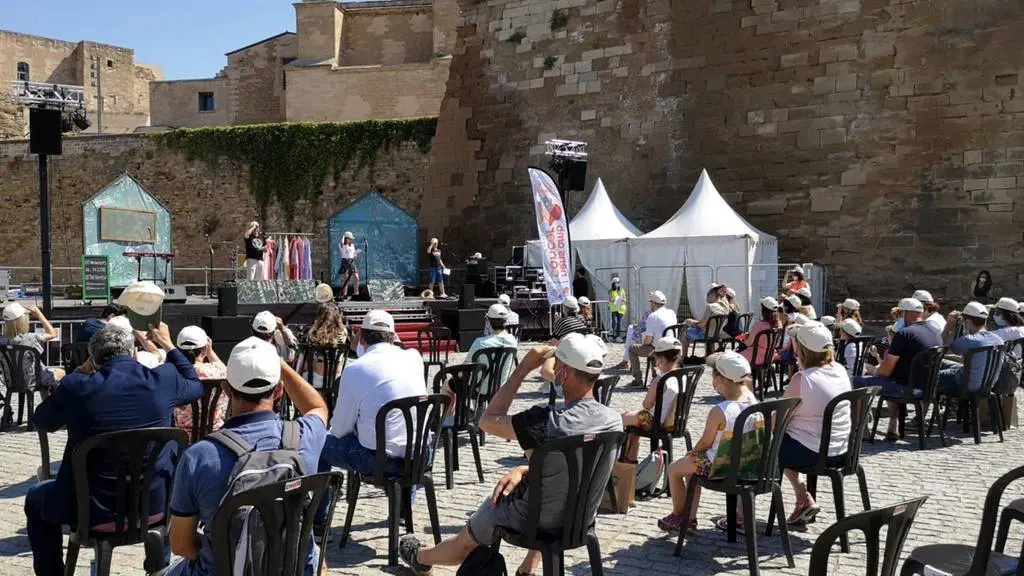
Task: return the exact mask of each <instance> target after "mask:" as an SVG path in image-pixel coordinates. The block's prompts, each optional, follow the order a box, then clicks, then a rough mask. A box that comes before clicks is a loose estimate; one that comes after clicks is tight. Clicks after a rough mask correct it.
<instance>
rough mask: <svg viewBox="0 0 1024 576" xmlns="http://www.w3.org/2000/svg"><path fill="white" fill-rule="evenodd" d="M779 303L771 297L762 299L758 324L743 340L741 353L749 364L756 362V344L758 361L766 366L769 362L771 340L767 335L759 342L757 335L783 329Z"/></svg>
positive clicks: (754, 325) (755, 323)
mask: <svg viewBox="0 0 1024 576" xmlns="http://www.w3.org/2000/svg"><path fill="white" fill-rule="evenodd" d="M779 308H780V305H779V301H778V300H776V299H775V298H772V297H771V296H766V297H764V298H762V299H761V316H760V318H759V319H758V321H757V322H754V324H753V325H752V326H751V327H750V330H749V331H748V332H747V335H746V337H745V338H744V339H743V344H744V348H743V350H742V351H740V355H742V356H743V357H744V358H746V359H747V362H753V361H754V344H755V343H756V344H757V347H758V354H757V359H758V361H759V362H760V363H762V364H764V362H765V361H766V360H767V358H766V357H767V355H768V346H769V345H770V341H771V338H770V337H769V336H768V335H765V336H764V337H763V338H761V340H760V341H758V340H757V335H758V334H760V333H762V332H766V331H768V330H774V329H778V328H782V319H781V318H780V317H781V314H780V312H779Z"/></svg>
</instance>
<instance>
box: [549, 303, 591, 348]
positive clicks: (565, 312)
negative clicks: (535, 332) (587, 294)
mask: <svg viewBox="0 0 1024 576" xmlns="http://www.w3.org/2000/svg"><path fill="white" fill-rule="evenodd" d="M589 331H590V328H588V327H587V322H586V320H584V319H583V317H582V316H580V302H579V300H577V299H576V297H575V296H566V297H565V300H562V317H561V318H559V319H558V322H555V325H554V327H553V328H551V344H552V345H555V344H558V341H559V340H561V339H562V338H564V337H566V336H568V335H569V334H573V333H579V334H586V333H587V332H589Z"/></svg>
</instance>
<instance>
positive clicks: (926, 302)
mask: <svg viewBox="0 0 1024 576" xmlns="http://www.w3.org/2000/svg"><path fill="white" fill-rule="evenodd" d="M912 298H915V299H917V301H919V302H920V303H921V305H922V306H924V321H925V322H928V323H930V324H931V325H932V326H935V329H936V330H938V331H939V332H940V333H941V332H942V331H944V330H945V329H946V319H945V318H944V317H943V316H942V314H940V313H939V303H938V302H936V301H935V299H934V298H932V293H931V292H929V291H927V290H915V291H914V295H913V296H912Z"/></svg>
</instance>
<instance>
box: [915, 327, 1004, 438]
mask: <svg viewBox="0 0 1024 576" xmlns="http://www.w3.org/2000/svg"><path fill="white" fill-rule="evenodd" d="M1005 356H1006V347H1005V345H998V346H981V347H978V348H972V349H970V350H968V351H967V354H966V355H965V356H964V364H963V368H964V371H963V374H964V378H963V380H962V381H961V382H958V384H959V385H960V388H959V390H957V391H956V392H954V393H948V392H947V393H946V394H938V398H936V401H935V411H936V412H933V414H932V423H934V421H935V419H936V415H935V414H936V413H937V411H938V410H939V407H940V406H943V405H944V406H945V408H944V409H943V410H942V416H941V420H940V422H939V435H940V437H941V439H942V445H943V446H945V445H946V434H945V431H946V424H947V423H948V422H949V412H950V408H952V404H953V403H954V402H955V403H957V404H958V405H959V406H960V408H961V409H958V410H957V414H958V416H961V417H964V418H965V419H964V425H965V426H966V425H968V424H969V425H970V427H971V431H972V432H973V433H974V443H975V444H981V401H982V400H983V399H989V400H990V401H989V403H988V406H989V409H990V412H991V418H992V431H993V432H998V434H999V441H1000V442H1002V441H1003V416H1002V410H1000V409H999V406H998V405H999V404H1001V402H995V401H993V400H992V390H993V387H994V386H995V383H996V380H997V379H998V378H999V371H1000V369H1001V368H1002V367H1003V359H1004V358H1005ZM979 362H982V363H983V365H982V366H983V368H982V376H981V382H971V372H972V371H973V369H974V368H975V366H977V364H978V363H979ZM971 384H976V385H977V388H976V389H975V390H970V386H971Z"/></svg>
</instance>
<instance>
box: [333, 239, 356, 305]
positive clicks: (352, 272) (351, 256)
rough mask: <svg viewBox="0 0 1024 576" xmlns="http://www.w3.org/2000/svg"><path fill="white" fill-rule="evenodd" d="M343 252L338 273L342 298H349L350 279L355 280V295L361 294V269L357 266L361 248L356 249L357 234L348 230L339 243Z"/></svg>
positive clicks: (339, 247)
mask: <svg viewBox="0 0 1024 576" xmlns="http://www.w3.org/2000/svg"><path fill="white" fill-rule="evenodd" d="M338 249H339V251H340V253H341V267H340V268H338V275H339V276H341V299H342V300H345V299H347V298H348V281H349V280H355V293H354V294H355V295H357V296H358V295H359V269H358V268H357V267H356V257H358V256H359V250H356V236H355V234H353V233H352V232H348V231H346V232H345V234H344V235H343V236H342V237H341V243H340V244H338Z"/></svg>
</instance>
